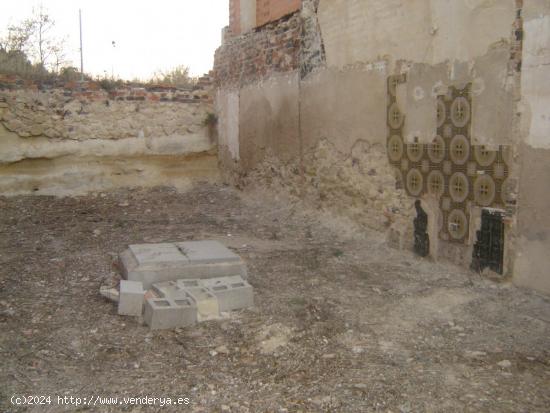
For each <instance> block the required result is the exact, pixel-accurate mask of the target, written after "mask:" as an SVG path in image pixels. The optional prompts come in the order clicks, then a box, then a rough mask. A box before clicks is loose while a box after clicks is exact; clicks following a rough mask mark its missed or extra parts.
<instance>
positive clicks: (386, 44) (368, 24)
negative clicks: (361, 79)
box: [318, 0, 515, 68]
mask: <svg viewBox="0 0 550 413" xmlns="http://www.w3.org/2000/svg"><path fill="white" fill-rule="evenodd" d="M318 13H319V23H320V25H321V32H322V35H323V39H324V42H325V48H326V53H327V65H328V66H334V67H338V68H344V67H346V66H348V65H352V64H355V63H357V62H369V61H374V60H377V59H380V58H381V57H389V58H390V59H391V60H392V62H394V63H395V61H396V60H397V59H403V60H408V61H413V62H425V63H430V64H437V63H440V62H443V61H445V60H455V59H456V60H460V61H467V60H471V59H473V58H475V57H476V56H481V55H483V54H485V53H486V51H487V49H488V48H489V46H490V45H491V44H493V43H495V42H498V41H499V40H501V39H508V38H509V37H510V22H511V21H513V20H514V18H515V2H514V0H321V2H320V4H319V11H318ZM488 22H490V23H488Z"/></svg>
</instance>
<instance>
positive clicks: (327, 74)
mask: <svg viewBox="0 0 550 413" xmlns="http://www.w3.org/2000/svg"><path fill="white" fill-rule="evenodd" d="M385 78H386V70H385V64H384V62H381V64H379V65H370V66H366V67H362V68H356V69H350V70H346V71H339V70H335V69H327V70H320V71H317V72H315V73H314V74H313V75H311V76H309V77H308V78H307V79H306V80H304V81H303V82H302V83H301V85H300V101H301V108H300V109H301V136H302V140H303V145H304V149H305V150H309V149H310V148H314V147H315V146H316V145H317V144H318V143H319V141H320V140H322V139H328V140H330V141H331V143H332V144H333V145H334V146H335V147H336V148H337V149H338V150H339V151H341V152H343V153H349V152H350V151H351V148H352V146H353V145H354V144H355V143H356V142H357V141H358V140H367V141H369V142H370V143H377V144H380V145H382V146H384V145H385V142H386V122H385V118H386V109H385V104H384V102H385V99H386V86H385Z"/></svg>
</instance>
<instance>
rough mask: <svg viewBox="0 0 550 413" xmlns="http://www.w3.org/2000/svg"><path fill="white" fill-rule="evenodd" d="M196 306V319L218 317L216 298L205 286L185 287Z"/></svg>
mask: <svg viewBox="0 0 550 413" xmlns="http://www.w3.org/2000/svg"><path fill="white" fill-rule="evenodd" d="M185 291H186V292H187V293H189V296H190V297H191V298H192V299H193V301H194V302H195V305H196V306H197V316H198V320H199V321H202V320H211V319H215V318H219V317H220V307H219V304H218V298H217V297H216V296H215V295H214V294H213V293H212V291H210V290H209V289H208V288H206V287H195V288H187V289H186V290H185Z"/></svg>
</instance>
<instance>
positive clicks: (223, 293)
mask: <svg viewBox="0 0 550 413" xmlns="http://www.w3.org/2000/svg"><path fill="white" fill-rule="evenodd" d="M120 264H121V268H122V275H123V277H124V278H125V279H124V280H121V282H120V292H119V300H118V313H119V314H121V315H133V316H143V319H144V321H145V322H146V323H147V324H148V325H149V327H150V328H151V329H165V328H175V327H186V326H190V325H193V324H195V323H196V322H197V321H203V320H209V319H215V318H219V317H220V313H221V312H228V311H233V310H239V309H242V308H247V307H251V306H252V305H253V304H254V295H253V290H252V286H251V285H250V284H249V283H248V282H247V281H246V275H247V273H246V266H245V263H244V261H243V260H242V259H241V258H240V257H239V256H238V255H236V254H235V253H233V252H232V251H230V250H229V249H228V248H226V247H225V246H224V245H222V244H221V243H219V242H217V241H189V242H178V243H163V244H141V245H130V247H129V248H128V249H127V250H126V251H124V252H123V253H122V254H121V255H120Z"/></svg>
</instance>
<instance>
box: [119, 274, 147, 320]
mask: <svg viewBox="0 0 550 413" xmlns="http://www.w3.org/2000/svg"><path fill="white" fill-rule="evenodd" d="M144 294H145V291H143V285H142V284H141V283H140V282H137V281H127V280H121V281H120V293H119V299H118V313H119V314H120V315H133V316H140V315H141V313H142V311H143V295H144Z"/></svg>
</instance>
